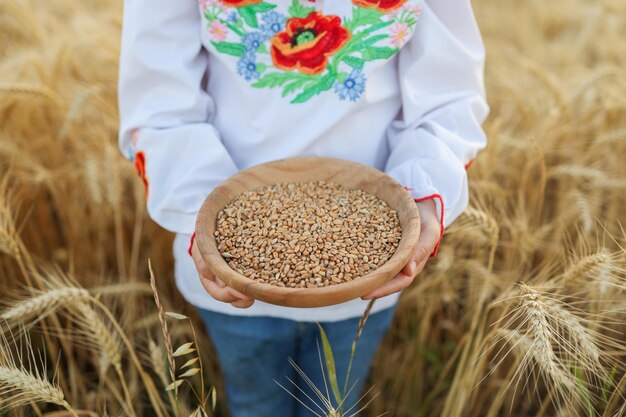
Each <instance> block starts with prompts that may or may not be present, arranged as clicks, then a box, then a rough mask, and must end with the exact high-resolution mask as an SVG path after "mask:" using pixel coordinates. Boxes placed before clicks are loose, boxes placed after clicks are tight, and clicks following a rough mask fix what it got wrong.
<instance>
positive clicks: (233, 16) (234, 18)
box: [226, 11, 238, 23]
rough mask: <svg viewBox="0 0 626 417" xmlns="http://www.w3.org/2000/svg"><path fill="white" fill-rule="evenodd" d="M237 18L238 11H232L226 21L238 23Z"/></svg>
mask: <svg viewBox="0 0 626 417" xmlns="http://www.w3.org/2000/svg"><path fill="white" fill-rule="evenodd" d="M237 19H238V17H237V12H235V11H232V12H230V13H229V15H228V16H226V21H227V22H229V23H237Z"/></svg>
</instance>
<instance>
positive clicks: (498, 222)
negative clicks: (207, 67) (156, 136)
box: [0, 0, 626, 417]
mask: <svg viewBox="0 0 626 417" xmlns="http://www.w3.org/2000/svg"><path fill="white" fill-rule="evenodd" d="M474 8H475V11H476V14H477V18H478V20H479V24H480V26H481V28H482V33H483V36H484V39H485V42H486V46H487V51H488V62H487V72H486V82H487V90H488V99H489V102H490V104H491V107H492V113H491V116H490V118H489V120H488V121H487V123H486V125H485V129H486V131H487V133H488V136H489V139H490V143H489V147H488V149H487V150H486V151H484V152H482V153H481V154H480V156H479V158H478V159H477V160H476V161H475V162H474V165H473V166H472V168H471V169H470V177H471V188H472V192H471V203H470V208H469V209H468V210H467V212H466V213H465V214H464V215H463V216H462V217H461V218H460V219H459V220H458V221H457V222H455V224H454V225H453V226H452V227H450V228H449V230H448V231H447V232H446V237H445V239H444V243H443V246H442V248H441V251H440V254H439V256H438V257H437V258H436V259H435V260H434V261H433V262H431V263H430V264H429V266H428V267H427V269H426V270H425V272H424V273H423V274H422V275H421V276H420V277H419V278H418V279H417V280H416V283H415V285H414V286H413V287H412V288H411V289H409V290H407V291H405V293H404V295H403V298H402V301H401V306H400V309H399V313H398V315H397V316H396V320H395V323H394V326H393V329H392V331H391V332H390V334H389V336H388V337H387V338H386V340H385V343H384V346H383V348H382V350H381V351H380V352H379V355H378V357H377V360H376V363H375V367H374V369H373V373H372V377H371V380H370V385H375V391H379V392H380V393H381V395H380V396H379V397H378V398H376V399H375V401H374V402H373V403H372V404H371V405H370V407H369V408H368V411H367V414H368V415H370V416H377V415H379V414H380V413H383V412H385V411H388V412H389V414H388V415H391V416H396V417H409V416H410V417H415V416H419V417H430V416H433V417H434V416H442V417H461V416H467V417H479V416H480V417H485V416H486V417H495V416H554V417H557V416H559V417H560V416H563V417H565V416H602V417H609V416H611V417H613V416H625V415H626V405H624V404H626V401H625V400H624V396H625V395H626V378H625V377H624V375H625V366H624V364H623V362H624V359H625V358H626V336H625V333H624V332H625V331H626V326H625V325H624V323H625V322H626V277H625V268H626V251H625V249H624V247H625V246H626V233H625V232H624V229H623V227H622V223H623V222H624V220H625V219H626V215H625V212H624V207H625V206H626V73H625V72H624V67H626V2H624V1H623V0H597V1H583V0H551V1H549V2H546V1H539V0H526V1H512V0H508V1H506V0H476V1H475V2H474ZM120 23H121V1H119V0H115V1H94V0H85V1H75V2H67V1H62V0H48V1H37V0H0V173H1V177H0V273H1V275H0V297H1V298H0V301H1V302H2V303H3V306H2V307H1V309H0V312H1V313H0V314H1V316H0V329H1V330H2V331H1V332H0V334H2V336H1V337H0V410H2V409H4V410H6V411H5V412H6V413H7V415H9V416H26V415H40V416H42V415H46V416H57V417H60V416H69V415H85V416H99V415H110V416H121V415H137V416H154V415H156V416H170V415H181V416H189V415H191V414H192V413H195V414H193V415H197V416H202V415H207V414H208V415H224V400H223V390H222V389H221V384H220V382H219V375H218V373H217V371H216V367H215V363H214V361H213V359H212V358H213V356H212V353H211V350H210V346H209V343H208V340H207V339H206V337H205V336H204V333H202V332H201V328H202V326H201V324H200V322H199V321H198V320H197V319H196V318H195V316H194V315H193V311H192V309H191V308H190V307H189V306H187V305H185V304H184V302H183V300H182V299H181V297H180V296H179V295H178V293H177V292H176V290H175V287H174V285H173V279H172V256H171V239H172V237H171V236H170V235H169V234H168V233H166V232H164V231H163V230H160V229H159V227H157V226H156V225H155V224H153V223H152V222H151V221H150V220H149V219H148V217H147V216H146V211H145V209H144V199H143V186H142V184H141V181H139V180H138V179H137V178H136V176H135V173H134V170H133V168H132V166H131V164H130V163H128V162H127V161H126V160H125V159H123V157H122V156H121V154H120V153H119V151H118V149H117V145H116V130H117V123H118V117H117V108H116V79H117V60H118V53H119V49H118V47H119V45H118V44H119V32H120ZM148 258H150V259H151V261H152V266H153V269H154V273H155V276H156V281H157V283H158V287H159V293H160V299H159V302H158V303H157V304H158V305H159V307H160V309H157V308H156V307H155V303H154V298H153V292H152V290H151V288H150V285H149V284H148V279H149V271H148V263H147V259H148ZM168 310H173V311H176V312H179V313H183V314H187V315H189V316H190V317H192V321H193V323H194V326H193V328H195V329H196V330H197V331H198V332H199V333H198V336H197V340H196V339H195V336H194V334H193V332H192V327H191V326H190V324H189V322H188V321H187V320H186V319H183V318H182V317H180V316H178V317H174V318H172V317H169V316H167V315H166V314H165V311H168ZM164 324H167V325H168V327H167V328H166V327H165V326H164ZM164 330H167V331H166V332H164ZM164 333H165V336H164ZM186 343H193V345H191V346H190V345H189V344H186ZM195 348H199V350H200V351H201V352H203V355H202V357H203V359H204V367H203V368H202V369H201V370H200V369H199V367H198V364H199V362H198V361H197V359H196V358H197V357H195V356H194V355H195V353H194V352H193V351H192V350H193V349H195ZM187 360H189V362H187ZM184 363H185V364H188V365H187V366H186V367H184V368H182V365H183V364H184ZM44 364H46V366H44ZM172 364H174V365H175V366H176V368H177V369H176V370H172V369H171V368H172V366H171V365H172ZM181 368H182V369H181ZM187 369H189V370H192V371H189V372H187V373H188V374H189V375H185V370H187ZM193 369H198V371H193ZM194 374H195V375H194ZM200 374H201V375H202V376H203V378H204V385H205V387H206V391H205V393H204V396H202V395H200V397H201V398H200V399H201V400H205V399H206V401H200V402H198V400H197V399H196V397H195V396H194V395H192V391H191V388H190V387H192V386H193V387H194V388H195V390H196V391H198V392H200V390H201V385H202V381H201V380H200V378H199V376H200ZM183 375H185V376H183ZM173 380H177V381H183V380H184V381H186V382H185V383H184V384H182V385H181V386H180V387H178V388H177V389H176V390H168V391H166V389H165V387H166V386H167V385H170V384H171V383H172V382H173ZM187 382H189V384H187ZM211 386H216V387H217V391H216V392H217V406H216V408H215V411H212V410H213V404H212V402H213V399H214V398H212V396H211V394H209V388H210V387H211ZM285 395H287V394H285ZM176 403H177V404H178V406H174V405H173V404H176ZM198 405H200V406H201V407H200V408H197V407H198ZM194 410H195V412H194ZM202 410H205V411H206V414H204V411H202ZM0 415H3V416H4V415H5V414H2V411H0Z"/></svg>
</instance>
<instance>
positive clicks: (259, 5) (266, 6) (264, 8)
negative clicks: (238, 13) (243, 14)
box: [246, 2, 276, 13]
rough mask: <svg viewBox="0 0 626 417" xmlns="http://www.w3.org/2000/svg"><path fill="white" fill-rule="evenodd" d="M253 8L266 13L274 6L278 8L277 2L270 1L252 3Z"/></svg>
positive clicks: (257, 11)
mask: <svg viewBox="0 0 626 417" xmlns="http://www.w3.org/2000/svg"><path fill="white" fill-rule="evenodd" d="M246 7H249V8H250V9H251V10H253V11H254V12H255V13H265V12H268V11H270V10H272V9H274V8H276V5H275V4H269V3H265V2H261V3H257V4H251V5H249V6H246Z"/></svg>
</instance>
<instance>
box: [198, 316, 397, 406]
mask: <svg viewBox="0 0 626 417" xmlns="http://www.w3.org/2000/svg"><path fill="white" fill-rule="evenodd" d="M394 312H395V306H394V307H392V308H388V309H385V310H382V311H379V312H377V313H374V314H372V315H370V316H369V318H368V320H367V323H366V324H365V327H364V329H363V333H362V335H361V338H360V339H359V342H358V344H357V348H356V354H355V357H354V361H353V363H352V369H351V371H350V381H349V382H350V384H349V387H350V386H352V384H354V383H355V386H354V388H353V389H352V391H351V393H350V394H349V395H348V396H347V399H346V400H345V401H344V404H343V409H344V410H347V409H349V408H350V407H352V406H353V405H354V408H352V409H351V410H350V412H348V413H347V414H346V415H350V414H352V413H354V412H356V411H358V410H359V409H360V408H361V407H362V406H363V405H364V404H365V402H366V401H361V402H360V404H357V403H358V401H359V398H360V396H361V391H362V388H363V385H364V383H365V379H366V378H367V374H368V373H369V368H370V365H371V362H372V359H373V358H374V355H375V353H376V350H377V349H378V346H379V344H380V342H381V340H382V338H383V336H384V335H385V333H386V331H387V329H388V328H389V326H390V324H391V320H392V318H393V314H394ZM199 313H200V316H201V317H202V320H203V321H204V323H205V325H206V327H207V330H208V332H209V336H210V337H211V340H212V342H213V345H214V346H215V350H216V352H217V356H218V359H219V362H220V366H221V369H222V373H223V374H224V379H225V382H226V395H227V397H228V405H229V409H230V412H231V415H232V417H276V416H280V417H310V416H314V415H315V414H314V413H312V412H311V411H310V410H309V409H307V407H305V406H304V405H302V404H301V403H300V402H298V401H297V400H295V399H294V398H293V397H292V396H291V395H289V393H287V392H285V390H284V389H283V388H281V387H280V386H279V385H278V384H277V383H276V382H279V383H280V384H281V385H282V386H283V387H285V388H287V389H288V390H289V392H291V393H292V394H293V395H295V396H296V397H298V399H299V400H300V401H302V402H304V404H306V406H308V407H309V408H310V409H311V410H313V411H315V412H316V413H317V414H318V415H323V416H325V415H326V414H327V413H328V411H327V408H326V407H324V405H323V402H322V401H321V400H320V399H319V398H318V397H316V396H315V394H314V393H313V391H312V390H311V388H310V387H309V386H308V385H307V383H306V382H305V380H304V378H303V377H302V376H301V375H299V374H298V373H297V371H296V370H295V369H294V368H293V367H292V366H291V365H290V364H289V360H288V359H289V358H291V359H293V360H294V361H295V363H296V364H297V365H298V366H299V367H300V368H301V369H302V371H303V372H304V374H305V375H306V376H307V377H308V378H310V380H311V381H312V382H313V384H314V385H315V386H316V387H317V388H318V389H319V390H320V391H321V392H322V393H323V396H324V397H326V398H328V396H327V394H326V388H325V385H324V379H323V377H322V370H321V366H320V356H319V354H318V347H317V346H318V341H320V336H319V330H318V328H317V325H316V324H315V323H310V322H297V321H293V320H289V319H280V318H273V317H244V316H232V315H226V314H221V313H216V312H212V311H208V310H202V309H199ZM321 324H322V326H323V327H324V330H325V331H326V335H327V336H328V340H329V341H330V344H331V346H332V349H333V354H334V357H335V364H336V368H337V379H338V382H339V389H340V390H343V387H344V382H345V377H346V371H347V368H348V362H349V359H350V353H351V350H352V342H353V340H354V338H355V336H356V332H357V328H358V324H359V317H357V318H353V319H348V320H343V321H338V322H328V323H321ZM319 346H320V350H321V349H322V345H321V342H319ZM321 355H322V358H323V353H322V354H321ZM324 372H326V368H324ZM288 378H289V379H291V380H292V381H293V382H295V383H296V384H297V386H298V387H300V388H302V389H303V390H304V392H305V393H306V394H304V393H302V392H301V391H300V390H298V389H297V388H295V387H294V385H293V384H291V383H290V382H289V379H288ZM326 378H327V379H328V375H326ZM328 391H329V392H330V395H329V397H330V399H331V402H332V403H333V406H334V407H336V406H337V404H336V402H335V401H334V397H333V394H332V391H331V389H330V386H329V387H328ZM307 396H308V397H309V398H307ZM311 399H315V403H317V404H318V405H319V406H321V407H322V409H324V410H326V413H323V412H322V410H321V409H320V407H319V406H318V405H315V404H314V403H313V402H312V401H311Z"/></svg>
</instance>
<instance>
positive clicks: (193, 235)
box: [187, 232, 196, 256]
mask: <svg viewBox="0 0 626 417" xmlns="http://www.w3.org/2000/svg"><path fill="white" fill-rule="evenodd" d="M195 239H196V232H193V234H192V235H191V239H190V241H189V249H187V253H188V254H189V256H191V248H193V241H194V240H195Z"/></svg>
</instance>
